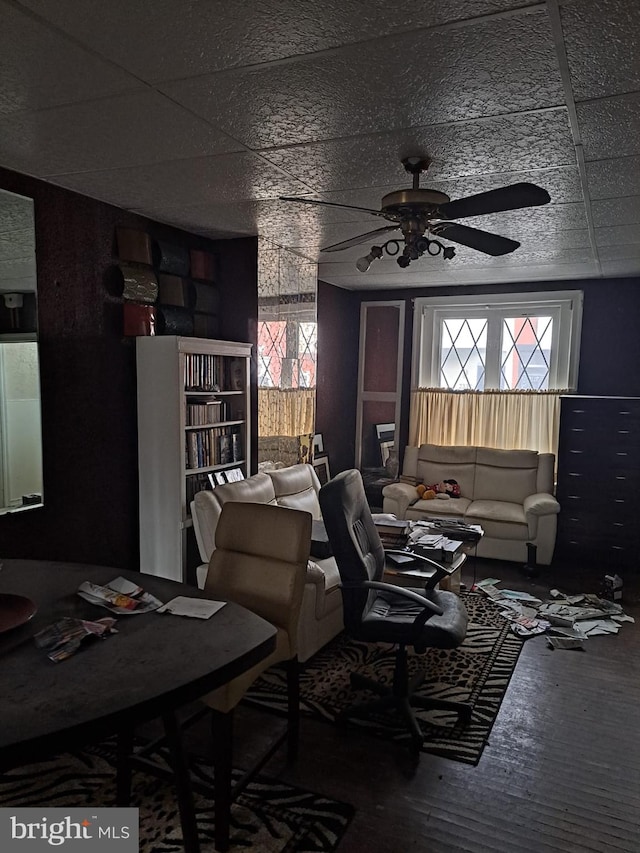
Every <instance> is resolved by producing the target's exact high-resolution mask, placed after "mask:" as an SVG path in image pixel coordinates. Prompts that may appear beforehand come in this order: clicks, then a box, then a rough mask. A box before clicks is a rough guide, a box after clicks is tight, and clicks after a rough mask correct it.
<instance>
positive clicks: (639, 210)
mask: <svg viewBox="0 0 640 853" xmlns="http://www.w3.org/2000/svg"><path fill="white" fill-rule="evenodd" d="M591 212H592V214H593V223H594V225H595V226H596V228H598V227H602V228H604V227H606V226H613V225H640V195H636V196H628V197H627V198H608V199H596V200H595V201H594V202H593V203H592V205H591Z"/></svg>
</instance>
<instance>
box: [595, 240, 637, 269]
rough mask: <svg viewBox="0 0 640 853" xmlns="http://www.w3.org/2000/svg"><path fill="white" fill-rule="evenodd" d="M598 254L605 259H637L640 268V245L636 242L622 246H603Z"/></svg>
mask: <svg viewBox="0 0 640 853" xmlns="http://www.w3.org/2000/svg"><path fill="white" fill-rule="evenodd" d="M598 254H599V255H600V257H601V258H602V260H603V261H622V260H629V259H631V260H634V259H635V260H637V261H638V262H639V268H640V245H639V244H638V243H637V242H635V243H631V244H626V245H621V246H602V247H601V248H600V249H598Z"/></svg>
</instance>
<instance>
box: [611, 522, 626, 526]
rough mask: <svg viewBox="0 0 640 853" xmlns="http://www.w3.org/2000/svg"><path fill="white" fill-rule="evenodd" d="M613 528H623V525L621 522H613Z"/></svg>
mask: <svg viewBox="0 0 640 853" xmlns="http://www.w3.org/2000/svg"><path fill="white" fill-rule="evenodd" d="M613 526H614V527H624V524H623V523H622V522H621V521H614V522H613Z"/></svg>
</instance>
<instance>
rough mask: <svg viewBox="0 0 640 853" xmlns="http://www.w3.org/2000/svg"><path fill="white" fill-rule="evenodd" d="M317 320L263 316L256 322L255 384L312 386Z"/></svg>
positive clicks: (295, 386)
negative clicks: (256, 362)
mask: <svg viewBox="0 0 640 853" xmlns="http://www.w3.org/2000/svg"><path fill="white" fill-rule="evenodd" d="M317 328H318V324H317V323H312V322H299V321H296V320H265V321H262V322H260V323H259V324H258V387H260V388H315V385H316V351H317Z"/></svg>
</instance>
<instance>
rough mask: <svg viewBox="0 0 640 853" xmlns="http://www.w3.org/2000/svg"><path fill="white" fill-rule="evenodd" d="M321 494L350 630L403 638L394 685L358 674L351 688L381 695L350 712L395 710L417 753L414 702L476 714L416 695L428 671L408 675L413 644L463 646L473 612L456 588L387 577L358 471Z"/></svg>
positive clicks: (373, 637)
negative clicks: (387, 579)
mask: <svg viewBox="0 0 640 853" xmlns="http://www.w3.org/2000/svg"><path fill="white" fill-rule="evenodd" d="M319 499H320V507H321V509H322V516H323V518H324V523H325V527H326V530H327V534H328V537H329V541H330V543H331V548H332V550H333V555H334V557H335V559H336V562H337V564H338V569H339V571H340V578H341V581H342V599H343V604H344V624H345V630H346V631H347V633H348V634H350V635H351V636H352V637H353V638H354V639H356V640H363V641H365V642H371V643H374V642H383V643H394V644H397V650H396V661H395V668H394V674H393V685H392V687H391V688H389V687H387V686H385V685H383V684H381V683H380V682H378V681H374V680H373V679H370V678H366V677H364V676H362V675H359V674H358V673H352V675H351V685H352V687H354V688H361V689H362V688H365V689H368V690H371V691H374V692H375V693H377V694H378V695H380V696H381V697H382V698H380V699H378V700H376V701H373V702H367V703H363V704H360V705H356V706H354V707H352V708H349V709H347V710H346V711H345V712H344V716H345V717H353V716H361V715H363V714H366V713H368V712H375V711H384V710H386V709H388V708H395V709H396V710H397V711H399V712H400V713H401V714H402V716H403V717H404V720H405V722H406V724H407V726H408V728H409V732H410V734H411V744H412V746H413V748H414V750H416V751H418V750H419V749H420V747H421V746H422V741H423V739H424V737H423V734H422V731H421V729H420V725H419V723H418V721H417V719H416V716H415V714H414V711H413V707H412V706H414V707H416V708H423V709H438V710H445V711H455V712H456V713H457V714H458V716H459V718H460V719H461V720H463V721H464V722H468V721H469V719H470V718H471V711H472V707H471V705H468V704H466V703H464V702H452V701H446V700H443V699H431V698H428V697H423V696H415V695H413V693H414V691H415V690H416V688H417V687H418V686H419V685H420V684H421V683H422V681H423V680H424V675H423V674H421V675H419V676H418V677H416V678H414V679H413V680H412V681H411V682H410V681H409V669H408V661H407V646H412V647H413V648H414V649H415V651H416V652H418V653H423V652H425V651H426V650H427V649H429V648H438V649H452V648H455V647H456V646H459V645H460V643H462V641H463V640H464V638H465V635H466V631H467V611H466V610H465V607H464V604H463V603H462V601H461V600H460V599H459V598H458V596H457V595H455V594H454V593H452V592H441V591H439V590H433V589H430V590H423V589H409V588H406V587H400V586H395V585H394V584H389V583H383V582H382V576H383V572H384V560H385V557H384V549H383V547H382V543H381V541H380V536H379V535H378V531H377V530H376V528H375V525H374V523H373V519H372V517H371V512H370V510H369V506H368V504H367V500H366V496H365V492H364V486H363V483H362V477H361V475H360V472H359V471H356V470H349V471H343V472H342V473H341V474H338V475H337V476H336V477H334V478H333V480H330V481H329V482H328V483H326V484H325V485H324V486H323V487H322V488H321V490H320V495H319Z"/></svg>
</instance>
